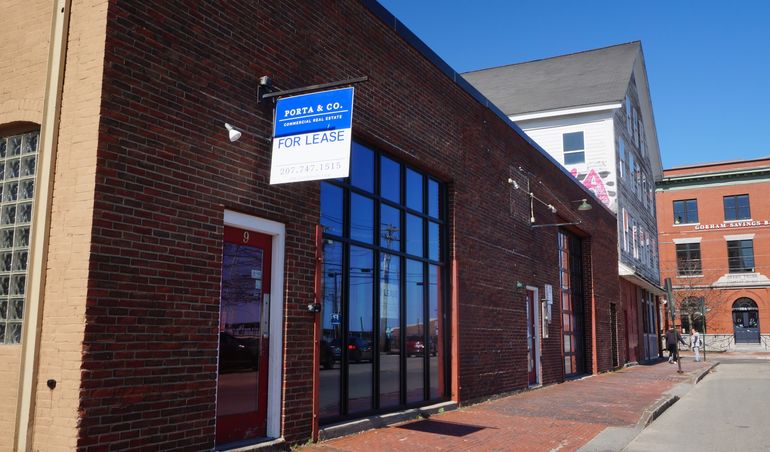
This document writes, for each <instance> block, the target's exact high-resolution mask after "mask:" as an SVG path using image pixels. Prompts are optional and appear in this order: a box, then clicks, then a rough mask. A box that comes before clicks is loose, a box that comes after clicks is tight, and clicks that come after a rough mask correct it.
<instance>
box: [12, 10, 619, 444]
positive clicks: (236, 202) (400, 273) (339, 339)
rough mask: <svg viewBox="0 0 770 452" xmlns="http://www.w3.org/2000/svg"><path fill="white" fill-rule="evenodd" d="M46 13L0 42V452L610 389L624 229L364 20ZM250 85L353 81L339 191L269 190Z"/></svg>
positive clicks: (410, 48)
mask: <svg viewBox="0 0 770 452" xmlns="http://www.w3.org/2000/svg"><path fill="white" fill-rule="evenodd" d="M50 6H51V5H50V4H49V3H48V2H42V1H35V2H32V3H30V2H25V3H24V4H23V5H22V4H21V3H15V2H14V3H12V4H11V5H8V7H6V8H4V10H5V11H7V13H8V14H7V15H6V17H5V19H6V21H7V22H8V23H12V24H14V27H3V28H2V29H0V48H1V49H2V55H3V58H2V62H0V65H1V66H0V70H2V71H3V74H4V77H3V78H2V79H0V93H2V102H0V143H1V145H0V154H2V159H3V160H2V161H3V165H4V166H3V168H4V169H5V171H4V173H3V197H2V203H0V210H2V216H1V218H2V220H1V221H0V234H2V237H1V238H2V248H3V249H2V255H3V266H2V268H0V270H2V271H0V281H2V293H1V294H0V311H1V312H0V314H1V315H0V333H2V341H0V342H2V345H0V357H2V360H3V362H4V363H5V365H4V366H3V369H2V370H0V375H2V379H3V381H4V382H5V384H4V385H3V386H2V389H0V391H2V392H1V394H2V396H3V397H2V400H3V402H2V403H3V405H2V406H3V410H2V413H3V414H2V415H0V428H2V429H3V430H4V431H6V432H14V434H9V435H6V436H4V437H3V439H2V440H0V450H14V449H20V450H33V449H34V450H73V449H78V450H105V449H115V450H130V449H162V450H204V449H205V450H210V449H212V448H214V447H216V448H228V447H231V446H233V445H250V444H252V443H255V442H258V441H263V443H262V444H265V443H264V440H265V439H268V440H275V441H278V442H281V441H286V442H289V443H297V442H304V441H307V440H309V439H313V438H316V437H317V435H318V431H319V428H324V427H326V426H329V425H333V424H337V423H340V422H345V421H348V420H351V419H359V418H362V417H365V416H370V415H378V414H381V413H390V412H398V411H402V410H404V409H407V408H412V407H420V406H425V405H432V404H436V403H448V404H456V403H464V402H468V401H472V400H476V399H479V398H484V397H488V396H492V395H495V394H500V393H505V392H509V391H514V390H520V389H526V388H528V387H531V386H537V385H543V384H551V383H557V382H561V381H563V380H564V379H565V375H566V374H567V373H568V372H565V363H569V367H567V368H568V369H575V370H576V371H578V372H580V373H591V372H599V371H605V370H608V369H611V368H612V366H613V363H612V357H611V353H610V350H611V349H612V347H613V346H617V338H618V335H620V336H622V335H623V334H625V333H624V331H623V330H622V328H621V329H620V330H618V329H617V325H615V327H616V328H615V329H613V328H612V325H611V323H610V314H609V313H610V303H612V302H614V301H616V300H618V298H619V289H618V280H617V274H616V272H615V268H616V260H617V249H616V240H617V234H616V232H615V217H614V215H613V214H612V212H611V211H610V210H608V209H606V208H604V207H602V206H601V203H600V202H599V201H598V200H597V199H596V198H594V197H593V195H592V194H591V193H590V192H589V191H588V190H587V189H586V188H585V187H584V186H582V185H581V184H579V183H576V181H575V179H574V178H573V177H572V176H571V175H570V174H569V173H568V172H566V171H565V170H564V169H563V168H561V167H560V166H559V165H558V164H556V162H555V161H553V159H551V158H550V157H549V156H548V155H547V154H546V153H545V152H544V151H542V150H541V149H540V148H539V147H537V146H536V145H535V144H534V143H533V142H532V141H530V140H529V139H528V138H527V137H526V135H524V134H523V132H521V130H520V129H518V128H517V127H516V126H515V125H513V124H512V123H511V122H510V121H509V120H508V119H507V118H506V117H505V115H504V114H503V113H502V112H500V111H499V110H498V109H497V108H496V107H495V106H494V105H492V104H491V103H489V102H488V101H487V100H486V99H485V98H484V97H483V96H481V95H480V94H479V93H478V92H477V91H475V90H474V89H473V88H472V87H470V86H469V85H468V84H467V83H465V82H464V80H463V79H462V78H461V77H460V76H459V75H458V74H456V73H455V72H454V71H452V70H451V69H450V68H449V67H448V66H447V65H446V64H445V63H444V62H443V61H441V60H440V59H439V58H438V57H437V56H436V55H435V54H433V53H432V52H431V51H430V49H428V48H427V47H426V46H425V45H424V44H423V43H421V42H420V41H419V40H417V39H416V38H415V37H414V36H413V35H412V34H411V33H410V32H409V31H408V30H407V29H406V28H405V27H403V25H402V24H401V23H400V22H398V21H397V20H396V19H395V18H394V17H393V16H392V15H390V14H389V13H388V12H387V11H386V10H384V9H383V8H382V7H381V6H380V5H378V4H377V3H375V2H355V1H344V2H335V3H334V4H327V5H324V6H323V8H319V7H318V5H313V4H309V3H307V2H280V3H270V2H268V3H260V4H257V3H254V4H251V3H249V4H239V5H237V6H235V5H229V4H222V5H214V4H210V3H200V4H197V3H196V4H195V5H194V6H190V4H188V3H185V2H163V3H155V4H152V5H148V4H137V3H134V2H120V1H102V0H83V1H75V2H71V1H69V0H62V1H60V2H57V4H56V5H55V7H54V8H53V9H51V8H50ZM30 11H31V12H33V14H29V12H30ZM48 30H51V31H50V40H49V39H46V38H45V37H46V36H49V34H48ZM263 75H269V76H270V77H271V78H272V80H273V81H274V84H275V89H284V90H285V89H293V88H299V87H303V86H308V85H314V84H322V83H327V82H334V81H340V80H348V79H351V78H355V77H363V76H366V77H368V81H366V82H363V83H359V84H356V85H355V88H356V95H355V114H354V117H353V134H354V140H355V144H354V145H353V149H352V162H351V173H350V177H348V178H344V179H334V180H327V181H323V182H318V181H315V182H300V183H292V184H282V185H270V184H269V176H270V174H269V173H270V162H271V155H270V152H271V145H270V136H271V132H272V127H273V108H274V104H273V102H271V101H268V100H263V101H262V102H257V91H258V85H259V79H260V77H261V76H263ZM225 122H228V123H230V124H233V125H235V126H236V127H237V128H238V129H239V130H240V131H241V132H242V134H243V135H242V137H241V139H240V140H238V141H235V142H230V141H228V140H227V131H226V130H225V129H224V127H223V124H224V123H225ZM586 198H587V199H589V200H590V201H591V202H592V203H593V204H594V206H595V207H594V208H593V209H592V210H590V211H577V210H575V209H574V206H575V205H574V204H573V203H572V202H571V201H574V200H580V199H586ZM533 217H534V218H536V222H537V224H536V225H537V227H533V224H532V222H531V218H533ZM316 303H317V304H318V305H319V307H320V312H318V313H316V312H311V311H309V309H308V305H310V306H311V307H313V308H315V306H313V305H314V304H316Z"/></svg>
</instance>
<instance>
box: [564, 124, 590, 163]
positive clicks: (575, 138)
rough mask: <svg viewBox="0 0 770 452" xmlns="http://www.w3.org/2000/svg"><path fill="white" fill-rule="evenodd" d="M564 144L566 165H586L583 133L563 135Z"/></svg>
mask: <svg viewBox="0 0 770 452" xmlns="http://www.w3.org/2000/svg"><path fill="white" fill-rule="evenodd" d="M562 141H563V144H564V148H563V149H564V164H565V165H575V164H578V163H585V161H586V151H585V140H584V137H583V132H571V133H565V134H564V135H562Z"/></svg>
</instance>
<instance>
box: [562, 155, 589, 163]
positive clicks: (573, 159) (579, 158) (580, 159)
mask: <svg viewBox="0 0 770 452" xmlns="http://www.w3.org/2000/svg"><path fill="white" fill-rule="evenodd" d="M585 161H586V156H585V153H584V152H565V153H564V164H565V165H575V164H577V163H584V162H585Z"/></svg>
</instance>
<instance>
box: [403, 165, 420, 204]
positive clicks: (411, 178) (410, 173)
mask: <svg viewBox="0 0 770 452" xmlns="http://www.w3.org/2000/svg"><path fill="white" fill-rule="evenodd" d="M406 206H407V207H409V208H410V209H414V210H417V211H419V212H422V174H420V173H418V172H417V171H414V170H411V169H409V168H407V170H406Z"/></svg>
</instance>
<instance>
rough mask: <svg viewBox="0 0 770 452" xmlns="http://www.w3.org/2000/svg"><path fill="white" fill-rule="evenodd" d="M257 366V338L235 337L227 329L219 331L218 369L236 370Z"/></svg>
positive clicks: (250, 368) (223, 370)
mask: <svg viewBox="0 0 770 452" xmlns="http://www.w3.org/2000/svg"><path fill="white" fill-rule="evenodd" d="M258 368H259V341H258V339H257V338H242V337H236V336H233V335H232V334H230V333H228V332H227V331H222V332H220V333H219V371H220V372H222V373H225V372H236V371H239V370H257V369H258Z"/></svg>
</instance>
